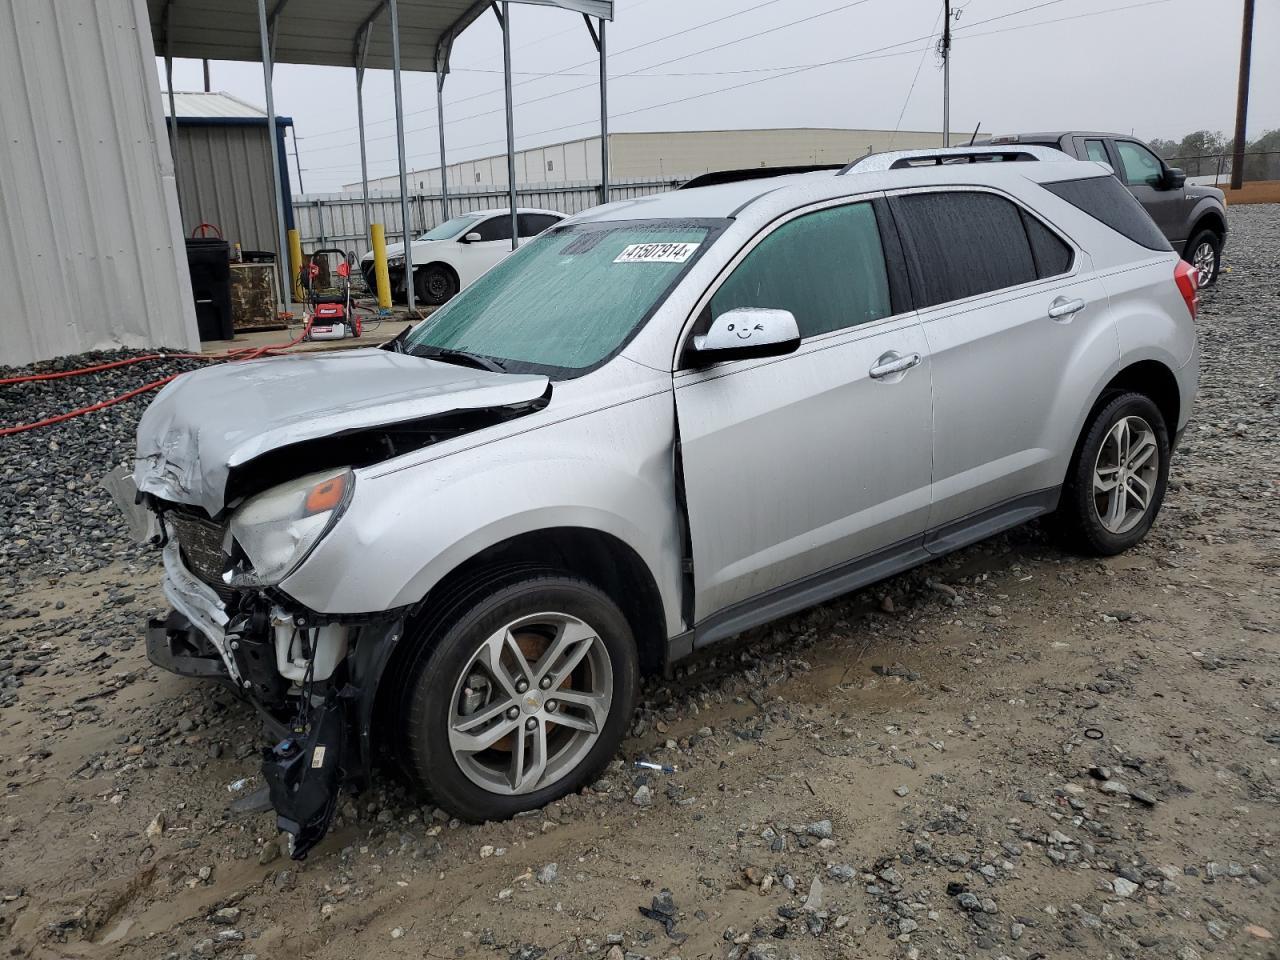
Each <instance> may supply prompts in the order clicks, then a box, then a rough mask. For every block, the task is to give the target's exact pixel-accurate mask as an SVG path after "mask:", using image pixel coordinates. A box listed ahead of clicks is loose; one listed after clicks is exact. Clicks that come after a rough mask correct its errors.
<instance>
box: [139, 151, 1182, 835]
mask: <svg viewBox="0 0 1280 960" xmlns="http://www.w3.org/2000/svg"><path fill="white" fill-rule="evenodd" d="M1196 295H1197V294H1196V282H1195V275H1194V271H1193V270H1192V268H1191V267H1189V266H1188V265H1187V264H1185V263H1183V262H1182V261H1181V260H1179V259H1178V257H1177V255H1176V254H1174V253H1173V251H1172V250H1170V248H1169V244H1168V243H1167V242H1166V241H1165V239H1164V237H1163V236H1162V235H1161V234H1160V232H1159V230H1157V229H1156V227H1155V226H1154V224H1153V223H1152V222H1151V220H1150V218H1149V217H1148V216H1147V215H1146V214H1145V213H1144V212H1143V210H1142V208H1141V207H1140V206H1139V205H1138V203H1137V201H1135V200H1134V199H1133V197H1132V196H1130V195H1129V193H1128V192H1127V191H1126V190H1125V189H1124V188H1123V187H1122V186H1121V185H1120V183H1119V182H1118V181H1117V180H1116V179H1115V178H1114V177H1112V176H1110V172H1109V170H1107V169H1105V168H1103V167H1101V166H1099V165H1098V164H1095V163H1088V162H1080V161H1076V160H1072V159H1069V158H1067V157H1065V156H1064V155H1063V154H1062V153H1060V152H1058V151H1053V150H1048V149H1044V148H1019V149H1018V150H1015V151H1012V152H1004V153H1002V152H999V151H992V150H990V149H985V150H976V149H971V150H964V149H961V150H948V151H939V152H924V153H910V154H886V155H875V156H871V157H868V158H865V159H864V160H862V161H859V162H858V163H856V164H852V165H851V166H849V167H848V168H846V169H844V170H842V171H840V172H839V173H832V172H829V171H828V172H822V173H812V174H805V175H796V176H786V177H777V178H772V179H745V180H742V181H740V182H732V183H727V184H722V185H719V186H711V187H705V188H699V189H691V190H682V191H677V192H673V193H668V194H663V195H660V196H652V197H646V198H642V199H638V200H631V201H626V202H620V203H614V204H610V205H608V206H603V207H598V208H596V209H594V210H590V211H587V212H585V213H582V214H580V215H578V216H576V217H573V218H571V219H569V220H567V221H565V222H564V223H563V224H560V225H558V226H556V227H553V228H552V229H551V230H549V231H547V232H546V233H544V234H543V235H541V236H540V237H538V238H537V239H536V240H533V241H532V242H530V243H529V244H527V245H526V246H524V247H523V248H521V249H520V250H519V251H518V252H517V253H515V254H513V255H512V256H511V257H509V258H508V259H506V260H504V261H503V262H502V263H501V264H499V265H498V266H496V267H495V268H494V269H493V270H491V271H489V272H488V273H486V274H485V275H484V276H483V277H482V278H481V279H479V280H478V281H477V282H476V283H475V284H474V285H473V286H472V287H470V288H468V289H467V290H465V291H463V292H462V293H461V294H460V295H459V296H458V297H456V298H455V299H454V300H452V301H451V302H450V303H449V304H448V305H447V306H446V307H444V308H442V309H441V310H439V311H438V312H436V313H435V314H433V315H432V317H431V318H430V319H428V320H426V321H424V322H423V323H421V324H419V325H418V326H416V327H414V328H413V329H412V331H411V332H409V333H408V334H407V335H406V336H403V337H402V338H400V339H399V340H397V341H396V342H394V343H392V344H389V345H388V347H387V348H384V349H364V350H352V351H349V352H342V353H329V354H325V355H315V354H312V355H303V356H288V357H282V358H279V359H268V360H260V361H251V362H244V363H229V364H224V365H220V366H217V367H213V368H210V369H203V370H200V371H198V372H195V373H189V374H186V375H184V376H182V377H180V378H179V379H178V380H176V381H175V382H174V383H172V384H171V385H169V386H168V387H166V388H165V389H164V390H163V391H162V392H161V393H160V395H159V396H158V397H157V398H156V400H155V402H154V403H153V404H152V405H151V406H150V408H149V409H148V410H147V411H146V414H145V415H144V417H143V418H142V421H141V424H140V426H139V428H138V450H137V461H136V465H135V468H134V471H133V473H132V475H131V476H121V477H117V478H116V480H117V481H122V480H123V481H125V483H123V484H119V483H118V484H117V486H121V487H128V488H129V490H130V491H132V490H134V489H136V492H137V495H136V498H135V497H134V496H133V494H132V492H129V493H123V492H122V493H121V494H120V499H122V500H123V501H125V503H126V504H127V505H129V506H131V507H132V506H133V504H134V501H135V499H136V501H137V504H138V506H137V507H136V508H134V513H135V517H134V519H135V520H138V521H143V520H149V521H150V523H151V524H152V527H153V529H154V530H156V531H158V535H157V538H156V539H157V542H158V543H160V544H162V545H163V558H164V567H165V574H164V591H165V594H166V596H167V598H168V599H169V601H170V603H171V604H172V606H173V612H172V613H171V614H170V615H169V616H168V617H167V619H165V620H163V621H152V623H151V624H150V627H149V630H148V649H149V653H150V656H151V658H152V660H153V661H154V662H155V663H157V664H159V665H160V666H162V667H165V668H167V669H170V670H173V671H175V672H177V673H180V674H183V675H187V676H196V677H203V678H208V679H213V680H218V681H221V682H223V683H226V684H229V685H230V686H232V687H234V688H235V689H236V690H238V691H239V692H240V693H241V694H242V695H243V696H244V697H245V698H246V699H247V700H249V701H250V702H251V703H253V704H254V705H255V706H256V707H257V708H258V710H259V711H260V712H261V714H262V716H263V718H264V720H265V722H266V725H267V728H268V730H269V731H271V737H272V740H273V741H275V745H274V746H273V747H271V748H270V749H268V750H266V751H265V759H264V765H263V771H264V775H265V778H266V781H267V783H268V784H269V786H270V795H271V800H272V802H273V803H274V806H275V809H276V811H277V813H278V816H279V822H280V825H281V826H282V828H284V829H286V830H288V831H289V832H290V833H292V834H293V835H294V856H302V855H304V854H305V853H306V850H307V849H308V848H309V847H311V846H312V845H313V844H314V843H315V842H316V841H317V840H318V839H319V838H320V837H321V836H323V834H324V832H325V830H326V828H327V826H328V823H329V819H330V817H331V816H332V813H333V810H334V806H335V802H336V798H337V795H338V790H339V788H340V786H342V785H344V784H345V785H349V786H352V785H358V784H359V783H361V782H362V781H364V780H365V779H366V778H367V777H368V776H369V771H370V769H371V765H372V763H373V762H374V760H375V758H378V757H380V756H382V757H386V758H390V762H391V763H392V764H393V765H395V766H398V767H400V768H402V769H404V770H407V771H408V772H409V774H410V775H411V776H412V777H413V779H414V780H416V781H417V782H418V783H419V784H420V785H421V787H422V790H423V792H424V793H425V795H426V796H427V797H429V798H430V799H431V800H433V801H434V802H435V803H437V804H439V805H440V806H441V807H443V808H445V809H446V810H448V811H450V812H452V813H454V814H456V815H458V816H460V817H464V818H467V819H471V820H484V819H490V818H492V819H496V818H504V817H509V816H511V815H513V814H515V813H518V812H521V811H524V810H528V809H530V808H533V807H537V806H539V805H542V804H545V803H547V802H548V801H551V800H554V799H556V798H557V797H560V796H562V795H563V794H566V793H568V792H570V791H573V790H577V789H579V788H580V787H582V786H583V785H584V784H587V783H590V782H591V781H592V779H593V778H594V777H595V776H596V775H597V774H598V773H599V771H600V770H601V768H602V767H603V766H604V765H605V764H606V763H607V762H608V761H609V760H610V758H612V757H613V756H614V754H615V753H616V751H617V750H618V747H619V744H620V742H621V740H622V738H623V735H624V733H625V732H626V730H627V729H628V726H629V720H630V717H631V714H632V710H633V707H634V704H635V700H636V690H637V685H638V682H639V678H640V676H641V675H642V674H643V673H645V672H649V671H661V670H663V669H664V668H668V667H670V665H671V664H672V663H673V662H674V661H676V660H678V659H679V658H681V657H684V656H686V655H688V654H690V653H691V652H693V651H694V650H697V649H699V648H702V647H705V646H707V645H708V644H711V643H715V642H716V641H719V640H723V639H726V638H728V637H731V636H733V635H734V634H737V633H739V632H741V631H743V630H745V629H747V628H749V627H751V626H754V625H756V624H759V623H763V622H765V621H768V620H772V619H774V618H777V617H781V616H784V615H786V614H789V613H791V612H793V611H796V610H800V609H802V608H804V607H808V606H810V605H812V604H816V603H820V602H822V601H825V600H827V599H829V598H832V597H835V596H837V595H839V594H843V593H846V592H848V591H850V590H854V589H857V588H859V587H862V586H865V585H866V584H869V583H871V582H873V581H876V580H880V579H882V578H884V577H887V576H890V575H892V574H895V573H898V572H899V571H902V570H905V569H907V568H909V567H912V566H915V565H916V564H920V563H924V562H926V561H928V560H930V559H931V558H933V557H936V556H939V555H941V554H944V553H946V552H947V551H950V550H955V549H957V548H959V547H963V546H965V545H966V544H970V543H974V542H975V541H978V540H981V539H983V538H984V537H988V536H990V535H992V534H994V533H996V532H997V531H1000V530H1004V529H1006V528H1008V527H1012V526H1014V525H1016V524H1020V523H1023V522H1024V521H1027V520H1030V519H1031V518H1033V517H1039V516H1046V515H1047V516H1050V517H1051V518H1052V521H1053V524H1054V526H1055V527H1056V528H1057V529H1058V530H1060V531H1061V533H1062V534H1063V536H1064V537H1065V538H1066V539H1067V540H1068V542H1069V543H1071V544H1072V545H1074V546H1075V547H1077V548H1079V549H1082V550H1085V551H1089V552H1092V553H1096V554H1113V553H1116V552H1118V551H1121V550H1124V549H1126V548H1127V547H1130V546H1132V545H1133V544H1135V543H1137V542H1138V541H1139V540H1141V539H1142V538H1143V537H1144V536H1145V535H1146V533H1147V530H1148V529H1149V528H1150V526H1151V524H1152V522H1153V521H1154V519H1155V516H1156V513H1157V511H1158V510H1159V508H1160V503H1161V498H1162V497H1163V495H1164V491H1165V483H1166V479H1167V476H1168V471H1169V458H1170V454H1171V452H1172V450H1173V447H1174V443H1175V440H1176V437H1177V436H1178V434H1179V433H1180V432H1181V430H1182V429H1183V427H1184V426H1185V424H1186V423H1187V420H1188V418H1189V416H1190V414H1191V406H1192V401H1193V398H1194V396H1195V391H1196V379H1197V366H1198V365H1197V344H1196V332H1195V327H1194V323H1193V318H1194V314H1195V309H1196ZM130 483H131V484H132V486H130Z"/></svg>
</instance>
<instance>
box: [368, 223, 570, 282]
mask: <svg viewBox="0 0 1280 960" xmlns="http://www.w3.org/2000/svg"><path fill="white" fill-rule="evenodd" d="M565 216H566V215H565V214H563V213H560V212H558V211H556V210H538V209H534V208H530V207H517V208H516V228H517V230H518V231H519V236H520V239H521V240H527V239H529V238H531V237H535V236H537V235H538V234H540V233H541V232H542V231H543V230H546V229H547V228H548V227H551V226H553V225H555V224H557V223H559V222H560V221H561V220H563V219H564V218H565ZM510 252H511V208H510V207H505V208H503V209H501V210H476V211H474V212H472V213H464V214H462V215H461V216H457V217H453V218H452V219H450V220H446V221H445V222H444V223H442V224H440V225H439V226H438V227H435V228H433V229H431V230H429V231H427V232H426V233H424V234H423V235H422V236H420V237H418V238H417V239H416V240H414V241H413V277H414V288H413V289H414V296H415V299H416V300H417V302H418V303H420V304H424V305H427V306H439V305H440V304H442V303H445V302H447V301H448V300H449V299H450V298H451V297H452V296H453V295H454V294H456V293H457V292H458V291H459V290H461V289H463V288H464V287H467V286H470V285H471V284H472V283H474V282H475V280H476V279H477V278H478V277H479V276H480V275H481V274H483V273H484V272H485V271H486V270H488V269H489V268H490V267H492V266H493V265H494V264H496V263H497V262H498V261H499V260H501V259H502V258H503V257H505V256H506V255H507V254H508V253H510ZM387 269H388V272H389V273H390V277H391V296H392V299H394V300H398V301H404V300H407V299H408V295H407V293H406V289H405V276H404V244H403V243H393V244H388V245H387ZM360 270H361V272H362V273H363V274H364V277H365V280H366V281H367V282H368V284H369V289H370V290H372V289H375V284H374V276H373V254H372V253H367V254H365V256H364V259H362V260H361V261H360Z"/></svg>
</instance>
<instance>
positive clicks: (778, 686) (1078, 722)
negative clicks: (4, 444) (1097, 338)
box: [0, 206, 1280, 960]
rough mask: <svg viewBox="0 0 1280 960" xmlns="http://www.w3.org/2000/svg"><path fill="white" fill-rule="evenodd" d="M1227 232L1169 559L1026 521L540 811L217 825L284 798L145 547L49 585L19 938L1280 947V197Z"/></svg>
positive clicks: (383, 783) (15, 918)
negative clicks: (1120, 550)
mask: <svg viewBox="0 0 1280 960" xmlns="http://www.w3.org/2000/svg"><path fill="white" fill-rule="evenodd" d="M1231 215H1232V230H1233V236H1232V239H1231V241H1230V242H1229V245H1228V254H1227V258H1226V262H1225V265H1226V266H1227V267H1229V268H1230V269H1229V270H1228V271H1227V272H1225V273H1224V274H1223V277H1222V280H1221V282H1220V284H1219V285H1218V287H1217V288H1216V289H1215V290H1213V291H1212V292H1210V293H1209V294H1208V295H1207V296H1206V297H1205V302H1204V305H1203V309H1202V314H1201V324H1200V326H1201V334H1202V343H1203V348H1204V351H1205V352H1204V362H1203V378H1202V394H1201V398H1200V402H1199V405H1198V408H1197V412H1196V415H1195V419H1194V421H1193V423H1192V426H1191V428H1190V430H1189V431H1188V433H1187V436H1186V438H1185V440H1184V443H1183V445H1182V447H1181V448H1180V449H1179V451H1178V454H1177V456H1176V458H1175V461H1174V467H1173V480H1172V483H1171V487H1170V491H1169V495H1168V498H1167V500H1166V502H1165V506H1164V510H1163V513H1162V515H1161V517H1160V520H1159V522H1158V523H1157V525H1156V527H1155V529H1154V531H1153V533H1152V535H1151V537H1150V538H1149V539H1148V540H1147V541H1146V542H1145V543H1143V544H1142V545H1141V546H1139V547H1138V548H1137V549H1135V550H1133V551H1132V552H1131V553H1129V554H1127V555H1124V556H1121V557H1117V558H1114V559H1109V560H1101V561H1100V560H1096V559H1082V558H1079V557H1075V556H1071V555H1068V554H1064V553H1063V552H1061V551H1059V550H1058V549H1057V548H1056V547H1055V546H1054V545H1053V544H1052V543H1051V541H1050V540H1048V539H1047V538H1046V537H1045V535H1044V533H1043V532H1042V531H1041V529H1040V528H1039V527H1038V526H1037V525H1033V526H1031V527H1027V528H1024V529H1021V530H1018V531H1015V532H1013V533H1011V534H1008V535H1006V536H1002V537H999V538H997V539H995V540H993V541H990V542H988V543H985V544H982V545H980V546H977V547H974V548H971V549H968V550H965V551H963V552H961V553H959V554H956V555H953V556H951V557H949V558H946V559H943V560H940V561H937V562H935V563H933V564H931V565H929V566H927V567H925V568H922V569H920V570H917V571H914V572H912V573H910V574H907V575H904V576H900V577H897V578H895V579H893V580H891V581H888V582H886V583H884V584H882V585H880V586H878V587H875V588H872V589H869V590H866V591H863V592H861V593H859V594H855V595H852V596H850V597H847V598H845V599H843V600H841V601H838V602H835V603H832V604H828V605H826V606H824V607H821V608H818V609H815V610H812V611H809V612H807V613H805V614H802V615H799V616H796V617H793V618H790V619H788V620H785V621H782V622H779V623H777V624H774V625H771V626H770V627H767V628H763V629H761V630H758V631H756V632H754V633H753V634H752V635H751V636H749V637H746V638H742V639H740V640H739V641H737V642H735V643H731V644H729V645H726V646H722V647H720V648H718V649H716V650H715V651H713V653H712V655H711V656H709V657H704V658H702V659H700V660H698V661H695V662H693V663H691V664H688V665H686V666H685V667H682V668H681V670H680V671H679V675H678V676H677V677H676V678H675V679H673V680H671V681H663V680H653V681H651V682H649V683H648V684H647V685H646V687H645V690H644V693H643V700H644V702H643V706H642V710H641V713H640V716H639V718H638V720H637V724H636V727H635V729H634V730H633V735H632V736H631V737H630V739H629V740H628V741H627V743H626V745H625V748H624V750H623V752H622V754H621V755H620V757H619V760H618V761H617V762H616V763H615V764H614V766H613V767H612V768H611V769H610V770H609V771H608V772H607V774H606V775H605V777H604V778H603V779H602V780H601V781H599V782H598V783H596V784H595V785H594V787H593V788H592V789H590V790H587V791H584V792H583V793H581V794H579V795H575V796H572V797H569V798H567V799H565V800H563V801H561V802H559V803H557V804H554V805H552V806H551V807H549V808H547V809H546V810H543V811H540V812H539V813H537V814H535V815H531V816H527V817H521V818H517V819H515V820H513V821H511V822H507V823H491V824H483V825H478V826H476V825H466V824H459V823H458V822H456V821H452V822H451V821H449V820H448V819H447V818H445V817H444V816H443V815H441V814H440V813H439V812H438V811H434V810H432V809H430V808H423V807H421V806H419V805H416V804H415V803H414V801H413V799H412V798H411V797H409V796H408V795H406V794H405V792H404V791H403V790H402V789H401V788H400V787H398V786H397V785H396V784H395V781H394V779H393V778H392V777H390V776H388V775H385V774H384V775H383V776H382V777H381V778H380V779H379V781H378V784H377V785H376V787H375V789H373V790H371V791H368V792H366V793H364V794H362V795H359V796H350V797H347V798H345V799H344V801H343V804H342V810H341V814H340V817H339V821H338V823H337V825H336V827H335V829H334V830H333V832H332V834H331V835H330V837H329V838H327V839H326V840H325V842H324V843H323V844H322V845H321V846H320V847H319V848H318V849H317V850H316V851H314V852H313V853H312V855H311V856H310V858H309V859H307V860H306V861H305V862H302V863H294V862H291V861H290V860H288V859H287V858H286V857H283V856H281V854H280V845H279V843H278V837H277V834H276V832H275V829H274V825H273V816H272V815H271V814H270V813H255V814H235V813H232V812H230V810H229V808H228V807H229V803H230V802H231V801H232V800H234V799H236V798H237V797H239V796H242V795H244V793H246V792H248V791H251V790H252V789H253V788H254V787H255V786H257V785H259V784H260V780H259V778H258V776H257V766H258V762H257V751H258V747H259V745H260V738H259V725H258V724H257V723H256V721H255V720H254V719H253V717H252V715H251V713H250V711H249V710H248V709H247V708H245V707H244V706H242V705H241V704H239V703H238V702H236V701H235V700H234V699H233V698H231V697H230V696H228V695H227V694H224V693H221V692H215V690H213V689H212V688H208V687H204V686H201V685H199V684H198V683H196V682H194V681H188V680H183V679H180V678H177V677H173V676H170V675H166V674H163V673H161V672H159V671H157V670H154V669H152V668H151V667H150V666H149V665H148V663H147V661H146V658H145V653H144V649H143V644H142V642H141V640H140V625H141V623H142V621H143V619H144V617H145V616H146V615H148V614H155V613H158V612H159V611H160V610H161V608H162V605H163V601H162V599H161V596H160V591H159V589H158V587H157V585H156V584H157V580H158V574H157V571H156V566H155V564H154V562H153V561H151V560H150V559H138V560H134V561H125V562H115V563H113V564H111V565H109V566H107V567H105V568H101V569H97V570H92V571H89V572H85V573H78V574H71V575H66V576H59V577H56V578H51V577H48V576H39V575H38V574H37V573H36V572H34V571H33V572H31V573H30V574H24V575H23V576H22V578H21V583H22V590H21V591H20V592H18V593H16V594H15V595H13V596H8V597H4V598H0V617H3V618H4V619H3V621H0V641H2V642H3V644H4V645H3V646H0V677H4V676H6V675H8V676H14V677H20V680H21V685H20V686H14V685H12V684H11V685H10V686H8V687H0V692H6V693H7V696H6V697H5V698H3V699H0V766H2V767H3V779H4V787H3V794H2V797H0V895H2V899H0V950H3V952H4V954H5V955H10V956H18V957H32V958H42V960H43V958H73V957H74V958H78V957H109V958H120V960H134V958H139V960H140V958H148V960H150V958H160V957H172V958H187V957H191V956H214V955H217V956H225V957H247V956H256V957H258V958H276V957H292V958H297V957H307V958H349V957H357V956H372V957H378V958H383V957H386V958H409V957H412V958H436V960H446V958H456V960H467V958H494V957H501V958H515V960H539V958H542V957H544V956H545V957H546V958H548V960H552V958H557V957H566V958H579V957H581V958H592V960H595V958H608V960H623V958H632V960H634V958H639V957H651V958H669V957H676V956H678V957H682V958H685V960H691V958H717V960H719V958H729V960H768V958H777V960H786V958H790V957H799V958H805V960H808V958H872V957H894V958H897V957H904V958H916V957H928V958H932V957H937V958H948V960H951V958H958V957H965V958H993V960H994V958H999V957H1008V958H1015V960H1033V958H1058V957H1079V958H1095V957H1096V958H1103V957H1141V958H1177V960H1194V958H1196V957H1203V956H1208V955H1209V954H1213V955H1214V956H1224V957H1241V958H1258V960H1261V958H1276V957H1280V946H1278V944H1280V939H1278V938H1280V879H1277V875H1278V874H1280V614H1277V606H1278V604H1280V469H1278V468H1280V434H1278V432H1277V425H1278V420H1280V417H1278V414H1280V383H1278V381H1277V371H1278V369H1280V362H1278V361H1280V352H1278V351H1277V348H1276V346H1275V324H1276V317H1277V313H1278V312H1280V272H1278V264H1277V256H1278V251H1280V208H1277V207H1274V206H1273V207H1257V206H1254V207H1246V208H1233V210H1232V214H1231ZM6 661H7V662H6ZM19 668H21V669H19ZM638 758H646V759H650V760H653V761H658V762H660V763H663V764H670V765H674V766H675V767H676V768H677V770H676V772H674V773H658V772H651V771H645V770H641V769H637V768H635V767H634V766H633V762H634V761H635V760H636V759H638ZM243 778H249V780H250V782H249V783H248V785H247V786H245V787H244V788H243V789H241V790H238V791H237V790H233V789H231V785H232V784H235V783H236V782H237V781H240V780H241V779H243ZM668 891H669V892H668ZM641 908H643V910H644V911H645V912H644V913H642V912H641Z"/></svg>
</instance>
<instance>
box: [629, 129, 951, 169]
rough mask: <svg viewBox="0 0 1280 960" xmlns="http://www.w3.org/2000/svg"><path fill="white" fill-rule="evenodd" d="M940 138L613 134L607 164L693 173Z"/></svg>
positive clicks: (876, 133)
mask: <svg viewBox="0 0 1280 960" xmlns="http://www.w3.org/2000/svg"><path fill="white" fill-rule="evenodd" d="M965 139H966V140H967V139H968V138H967V137H966V138H965ZM941 141H942V135H941V134H939V133H920V132H914V131H905V132H903V131H900V132H898V133H897V134H894V133H893V132H892V131H888V130H820V129H790V130H705V131H687V132H681V133H618V134H614V135H613V136H611V137H610V138H609V153H610V157H609V161H610V162H609V166H610V168H611V170H612V172H613V175H614V176H615V177H647V176H693V175H695V174H699V173H707V172H709V171H711V170H736V169H742V168H745V167H783V166H792V165H796V164H820V163H848V162H849V161H850V160H856V159H857V158H858V157H861V156H865V155H866V154H868V153H875V152H877V151H884V150H891V149H894V150H903V149H907V150H910V149H916V148H919V147H938V146H941V145H942V143H941Z"/></svg>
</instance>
